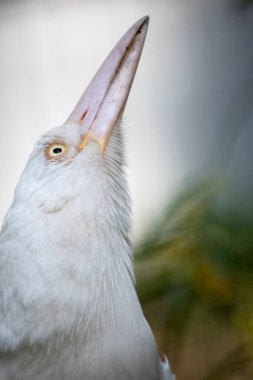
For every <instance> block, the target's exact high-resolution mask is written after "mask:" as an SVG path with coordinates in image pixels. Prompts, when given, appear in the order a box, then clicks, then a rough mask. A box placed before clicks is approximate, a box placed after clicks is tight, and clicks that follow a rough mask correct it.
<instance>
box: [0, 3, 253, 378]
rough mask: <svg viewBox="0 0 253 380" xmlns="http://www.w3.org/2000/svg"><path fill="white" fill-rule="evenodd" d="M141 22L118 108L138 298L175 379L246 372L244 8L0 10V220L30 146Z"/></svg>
mask: <svg viewBox="0 0 253 380" xmlns="http://www.w3.org/2000/svg"><path fill="white" fill-rule="evenodd" d="M146 14H149V15H150V17H151V22H150V27H149V32H148V36H147V40H146V44H145V48H144V52H143V55H142V59H141V63H140V66H139V69H138V72H137V75H136V79H135V82H134V85H133V88H132V91H131V95H130V98H129V101H128V105H127V109H126V112H125V120H124V128H125V132H126V152H127V157H128V176H129V182H130V190H131V194H132V198H133V207H134V240H135V250H136V255H135V259H136V275H137V290H138V293H139V296H140V299H141V302H142V305H143V308H144V312H145V315H146V317H147V319H148V321H149V323H150V324H151V326H152V328H153V330H154V332H155V335H156V338H157V341H158V345H159V349H160V351H161V352H163V353H165V354H166V355H168V357H169V360H170V362H171V365H172V368H173V371H174V372H175V373H176V375H177V379H179V380H214V379H217V380H218V379H224V380H225V379H229V380H239V379H240V380H242V379H243V380H252V378H253V217H252V212H253V202H252V192H253V175H252V170H253V169H252V166H253V165H252V164H253V149H252V146H253V128H252V125H253V1H250V0H241V1H239V0H238V1H236V0H156V1H151V0H139V1H137V0H128V1H123V0H107V1H106V2H105V1H104V2H103V1H102V0H73V1H67V0H12V1H7V0H6V1H3V0H2V1H1V2H0V46H1V59H0V83H1V91H0V108H1V112H0V131H1V135H0V163H1V164H0V178H1V197H0V222H1V223H2V220H3V217H4V215H5V212H6V211H7V208H8V206H9V204H10V202H11V200H12V197H13V191H14V188H15V185H16V182H17V180H18V177H19V175H20V173H21V171H22V169H23V167H24V165H25V163H26V160H27V158H28V156H29V153H30V151H31V149H32V147H33V144H34V142H35V141H36V139H37V138H38V137H39V135H40V134H41V133H43V132H44V131H45V130H46V129H50V128H51V127H52V126H56V125H60V124H62V123H63V122H64V120H65V119H66V118H67V116H68V114H69V113H70V111H71V110H72V108H73V107H74V105H75V103H76V101H77V100H78V99H79V97H80V95H81V93H82V92H83V90H84V89H85V87H86V85H87V84H88V82H89V80H90V79H91V77H92V76H93V75H94V73H95V70H96V69H97V68H98V66H99V65H100V64H101V63H102V61H103V59H104V58H105V56H106V55H107V54H108V52H109V51H110V50H111V48H112V47H113V46H114V44H115V43H116V42H117V40H118V39H119V38H120V37H121V35H122V34H123V33H124V32H125V31H126V29H128V27H129V26H130V25H131V24H132V23H134V22H135V21H136V20H137V19H138V18H140V17H142V16H144V15H146Z"/></svg>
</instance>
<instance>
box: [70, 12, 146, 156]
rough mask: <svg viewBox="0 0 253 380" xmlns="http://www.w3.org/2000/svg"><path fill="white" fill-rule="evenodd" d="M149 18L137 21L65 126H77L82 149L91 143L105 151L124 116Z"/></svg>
mask: <svg viewBox="0 0 253 380" xmlns="http://www.w3.org/2000/svg"><path fill="white" fill-rule="evenodd" d="M148 22H149V18H148V17H143V18H142V19H140V20H139V21H137V22H136V23H135V24H134V25H133V26H132V27H131V28H130V29H129V30H128V31H127V32H126V34H125V35H124V36H123V37H122V38H121V40H120V41H119V42H118V43H117V45H116V46H115V47H114V49H113V50H112V51H111V53H110V54H109V55H108V57H107V58H106V60H105V61H104V63H103V64H102V66H101V67H100V68H99V70H98V71H97V73H96V75H95V76H94V78H93V79H92V81H91V82H90V84H89V85H88V87H87V89H86V91H85V92H84V94H83V95H82V97H81V99H80V100H79V102H78V103H77V105H76V107H75V108H74V110H73V112H72V113H71V115H70V116H69V118H68V119H67V121H66V122H65V124H70V123H77V124H79V125H80V127H81V132H82V136H83V140H82V143H81V145H80V147H79V148H80V150H82V149H84V147H85V146H86V145H87V143H88V142H89V141H90V140H94V141H96V142H98V143H99V145H100V147H101V151H104V149H105V147H106V145H107V142H108V139H109V137H110V135H111V132H112V129H113V127H114V126H115V124H116V122H117V120H118V119H119V116H120V115H121V114H122V112H123V110H124V107H125V105H126V101H127V98H128V94H129V92H130V89H131V85H132V83H133V79H134V75H135V72H136V69H137V66H138V63H139V59H140V56H141V52H142V48H143V45H144V41H145V37H146V33H147V28H148Z"/></svg>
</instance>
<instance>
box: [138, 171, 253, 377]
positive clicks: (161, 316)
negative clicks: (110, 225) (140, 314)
mask: <svg viewBox="0 0 253 380" xmlns="http://www.w3.org/2000/svg"><path fill="white" fill-rule="evenodd" d="M222 193H223V192H222V189H221V186H220V184H219V181H217V180H216V179H214V178H212V179H210V178H209V179H204V180H202V181H200V182H198V183H196V184H194V185H193V186H191V187H190V188H189V189H187V190H186V191H185V192H183V194H181V195H180V196H179V197H178V199H176V200H175V202H174V203H173V204H172V205H170V207H168V209H167V210H165V213H164V217H163V218H162V221H160V222H159V223H158V224H157V226H156V227H155V228H154V231H152V232H151V234H150V235H149V238H148V239H146V241H145V242H144V243H143V244H142V246H141V247H139V249H138V250H137V253H136V264H137V271H136V274H137V284H138V286H137V290H138V293H139V296H140V298H141V301H142V303H143V305H144V310H145V313H146V315H147V318H148V319H149V321H150V322H151V324H152V325H153V328H154V329H155V331H156V335H157V336H158V337H160V338H159V342H160V346H161V349H162V350H163V351H165V352H169V353H170V350H171V353H170V358H171V357H172V359H173V362H174V366H175V367H176V368H177V367H178V366H179V368H180V369H177V370H178V372H179V373H180V374H181V375H180V379H184V378H185V379H187V380H189V379H231V378H232V377H231V376H232V374H233V375H234V376H235V374H236V373H237V372H238V373H240V374H242V373H243V374H244V377H242V378H245V379H247V378H252V376H253V368H252V367H251V364H250V363H251V362H252V360H253V296H252V295H253V234H252V232H253V227H252V223H250V222H249V221H246V220H245V219H244V218H243V217H242V216H240V213H239V212H238V211H235V210H233V209H232V207H231V206H230V205H229V200H228V199H226V197H225V195H224V194H223V195H222ZM221 195H222V196H221ZM200 342H201V350H202V351H201V355H202V356H203V355H204V357H205V359H204V360H203V358H202V359H198V360H197V359H196V357H195V356H196V354H197V355H199V352H198V351H196V354H195V356H194V352H195V350H196V346H199V345H200ZM217 347H218V349H217ZM172 348H173V350H174V352H173V350H172ZM185 349H186V350H187V352H188V353H187V355H186V354H185ZM236 353H238V354H236ZM191 355H193V356H194V360H192V361H191V362H190V363H188V364H187V357H191ZM201 355H200V356H201ZM207 358H208V359H207ZM182 362H186V364H184V366H185V370H182ZM194 365H195V366H199V367H200V368H202V370H199V373H198V374H196V373H195V372H194V370H193V369H192V368H191V367H192V366H194ZM191 371H193V372H194V373H193V374H192V376H191ZM176 372H177V371H176ZM178 372H177V373H178ZM235 378H236V377H235Z"/></svg>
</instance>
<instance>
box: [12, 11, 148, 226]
mask: <svg viewBox="0 0 253 380" xmlns="http://www.w3.org/2000/svg"><path fill="white" fill-rule="evenodd" d="M147 27H148V17H144V18H142V19H140V20H139V21H137V22H136V23H135V24H134V25H133V26H132V27H131V28H130V29H129V30H128V31H127V32H126V33H125V35H124V36H123V37H122V38H121V39H120V41H119V42H118V43H117V45H116V46H115V47H114V49H113V50H112V51H111V53H110V54H109V55H108V57H107V58H106V59H105V61H104V63H103V64H102V65H101V67H100V68H99V70H98V71H97V73H96V74H95V76H94V78H93V79H92V81H91V82H90V84H89V85H88V87H87V89H86V91H85V92H84V94H83V95H82V97H81V99H80V100H79V102H78V103H77V105H76V107H75V108H74V110H73V112H72V113H71V114H70V116H69V117H68V119H67V120H66V122H65V123H64V125H63V126H61V127H57V128H53V129H51V130H50V131H48V132H46V133H45V134H44V135H43V136H42V137H41V138H40V139H39V141H38V142H37V144H36V146H35V148H34V150H33V152H32V154H31V156H30V159H29V161H28V163H27V165H26V168H25V170H24V172H23V174H22V176H21V179H20V181H19V184H18V186H17V189H16V194H15V200H14V202H15V201H17V200H19V201H20V204H23V205H24V204H25V205H26V207H28V208H31V207H33V213H34V212H35V211H36V212H42V213H43V212H44V213H47V214H50V213H54V217H55V220H56V213H58V214H59V218H62V217H63V210H64V209H67V210H68V216H69V219H71V220H72V223H73V218H74V216H73V215H71V213H70V211H71V207H72V206H73V207H72V208H73V209H74V208H76V212H77V213H78V212H80V210H82V211H83V215H85V218H86V219H87V220H88V224H89V228H88V230H92V228H91V224H92V222H93V223H95V224H96V223H97V225H100V222H101V220H103V223H104V222H105V220H107V223H109V220H108V219H107V217H109V214H111V213H112V212H113V211H115V215H114V216H113V217H112V215H110V220H111V223H112V221H114V222H113V223H114V224H115V221H116V220H117V221H118V222H119V220H121V219H122V218H123V219H126V220H127V217H125V218H124V217H123V216H122V217H120V218H117V217H116V216H117V215H116V214H118V213H120V212H125V213H126V214H127V212H126V211H127V207H128V204H129V202H128V199H127V198H128V196H127V184H126V181H125V178H124V154H123V146H122V139H121V129H120V121H121V117H122V113H123V111H124V108H125V105H126V101H127V98H128V95H129V91H130V88H131V85H132V82H133V79H134V76H135V72H136V69H137V66H138V62H139V59H140V56H141V52H142V48H143V44H144V41H145V36H146V32H147ZM22 201H23V203H22ZM115 202H116V203H117V207H116V208H117V210H115V207H114V206H115ZM71 204H72V206H71ZM72 211H73V210H72ZM102 214H103V218H102V219H101V220H100V218H99V216H100V215H102ZM66 217H67V215H66ZM76 218H77V215H76ZM92 219H93V220H92ZM99 220H100V221H99ZM64 222H65V223H67V221H66V220H65V221H64ZM127 224H128V223H127ZM114 227H116V225H114ZM120 227H122V221H121V222H120ZM95 230H97V228H95Z"/></svg>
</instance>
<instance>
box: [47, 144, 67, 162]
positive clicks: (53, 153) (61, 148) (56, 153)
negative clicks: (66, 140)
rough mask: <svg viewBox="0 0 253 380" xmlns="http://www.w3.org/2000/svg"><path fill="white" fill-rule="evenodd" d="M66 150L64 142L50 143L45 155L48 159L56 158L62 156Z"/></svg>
mask: <svg viewBox="0 0 253 380" xmlns="http://www.w3.org/2000/svg"><path fill="white" fill-rule="evenodd" d="M67 151H68V148H67V146H66V145H64V144H52V145H50V146H49V147H48V148H47V151H46V156H47V158H48V159H51V158H57V157H60V156H63V155H64V154H66V152H67Z"/></svg>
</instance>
